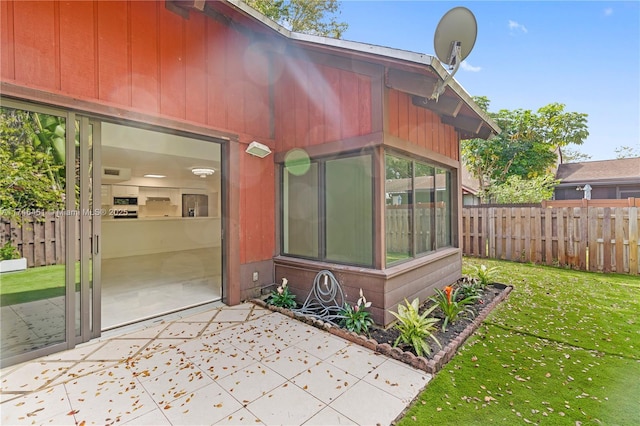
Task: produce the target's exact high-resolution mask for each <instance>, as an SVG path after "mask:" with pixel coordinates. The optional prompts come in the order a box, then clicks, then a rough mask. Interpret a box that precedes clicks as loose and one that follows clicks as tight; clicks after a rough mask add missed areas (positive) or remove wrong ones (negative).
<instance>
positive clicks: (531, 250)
mask: <svg viewBox="0 0 640 426" xmlns="http://www.w3.org/2000/svg"><path fill="white" fill-rule="evenodd" d="M638 210H639V208H638V207H551V208H543V207H541V206H535V207H521V206H517V207H514V206H504V207H503V206H501V207H484V206H478V207H476V206H473V207H472V206H469V207H464V208H463V209H462V235H463V253H464V255H466V256H475V257H487V258H493V259H504V260H513V261H518V262H533V263H539V264H546V265H554V266H567V267H571V268H574V269H579V270H584V271H593V272H596V271H600V272H618V273H624V274H638V269H639V268H638V263H639V262H638V252H639V248H638V229H639V226H640V223H639V220H640V218H639V217H638Z"/></svg>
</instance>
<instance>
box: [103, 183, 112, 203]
mask: <svg viewBox="0 0 640 426" xmlns="http://www.w3.org/2000/svg"><path fill="white" fill-rule="evenodd" d="M100 204H102V205H103V206H110V205H112V204H113V196H112V195H111V185H100Z"/></svg>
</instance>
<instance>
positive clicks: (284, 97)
mask: <svg viewBox="0 0 640 426" xmlns="http://www.w3.org/2000/svg"><path fill="white" fill-rule="evenodd" d="M283 61H284V65H283V69H282V70H281V72H280V78H279V80H278V82H277V83H276V94H275V99H276V102H277V106H276V117H275V119H276V120H275V135H276V148H277V150H278V151H288V150H289V149H292V148H296V147H297V148H305V147H308V146H313V145H318V144H321V143H324V142H331V141H338V140H341V139H347V138H350V137H354V136H360V135H365V134H368V133H371V131H372V130H371V108H372V105H371V77H369V76H367V75H363V74H358V73H355V72H352V71H346V70H342V69H338V68H333V67H329V66H325V65H320V64H315V63H313V62H310V61H305V60H302V59H295V58H288V57H285V58H283Z"/></svg>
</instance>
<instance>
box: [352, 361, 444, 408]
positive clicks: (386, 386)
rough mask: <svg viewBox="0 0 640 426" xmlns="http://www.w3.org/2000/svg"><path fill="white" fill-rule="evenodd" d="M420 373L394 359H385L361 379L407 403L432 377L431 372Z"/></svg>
mask: <svg viewBox="0 0 640 426" xmlns="http://www.w3.org/2000/svg"><path fill="white" fill-rule="evenodd" d="M420 373H421V372H420V371H418V370H415V369H413V368H411V367H408V366H407V365H405V364H403V363H401V362H398V361H396V360H394V359H387V360H385V361H384V362H383V363H382V364H380V365H379V366H378V367H376V369H375V370H373V371H372V372H371V373H369V374H367V375H366V376H365V377H364V379H363V380H364V381H365V382H367V383H370V384H372V385H374V386H376V387H378V388H380V389H382V390H384V391H386V392H388V393H390V394H392V395H394V396H395V397H397V398H400V399H401V400H402V402H404V403H405V404H409V403H410V402H411V401H413V399H414V398H415V397H416V395H418V393H419V392H420V391H421V390H422V389H423V388H424V387H425V386H426V385H427V383H429V381H430V380H431V378H432V376H431V374H428V373H424V372H422V374H420Z"/></svg>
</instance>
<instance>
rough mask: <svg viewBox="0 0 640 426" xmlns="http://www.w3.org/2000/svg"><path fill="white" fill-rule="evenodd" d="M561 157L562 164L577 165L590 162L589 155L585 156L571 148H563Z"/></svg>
mask: <svg viewBox="0 0 640 426" xmlns="http://www.w3.org/2000/svg"><path fill="white" fill-rule="evenodd" d="M561 156H562V158H561V162H562V163H579V162H581V161H587V160H591V156H590V155H589V154H585V153H583V152H581V151H579V150H578V149H577V148H573V147H566V148H564V149H563V150H562V154H561Z"/></svg>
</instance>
